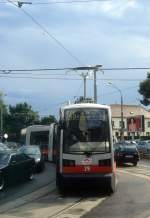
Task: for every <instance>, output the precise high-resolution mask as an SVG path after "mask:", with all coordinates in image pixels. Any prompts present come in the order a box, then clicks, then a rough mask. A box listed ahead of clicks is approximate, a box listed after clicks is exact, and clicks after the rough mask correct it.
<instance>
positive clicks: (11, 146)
mask: <svg viewBox="0 0 150 218" xmlns="http://www.w3.org/2000/svg"><path fill="white" fill-rule="evenodd" d="M5 145H7V146H8V148H10V149H17V148H18V147H19V144H18V143H16V142H5Z"/></svg>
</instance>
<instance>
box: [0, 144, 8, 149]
mask: <svg viewBox="0 0 150 218" xmlns="http://www.w3.org/2000/svg"><path fill="white" fill-rule="evenodd" d="M1 149H8V146H7V145H5V144H3V143H0V150H1Z"/></svg>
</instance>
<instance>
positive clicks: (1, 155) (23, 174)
mask: <svg viewBox="0 0 150 218" xmlns="http://www.w3.org/2000/svg"><path fill="white" fill-rule="evenodd" d="M34 166H35V161H34V159H33V158H29V157H28V156H27V155H24V154H21V153H14V152H12V151H8V150H7V151H6V150H5V151H0V191H1V190H3V189H4V188H5V187H6V186H7V185H8V184H10V183H12V182H16V181H18V180H21V179H28V180H32V179H33V172H34Z"/></svg>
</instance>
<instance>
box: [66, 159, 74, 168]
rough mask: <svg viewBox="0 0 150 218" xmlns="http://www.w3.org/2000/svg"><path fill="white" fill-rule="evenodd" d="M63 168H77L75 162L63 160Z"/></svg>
mask: <svg viewBox="0 0 150 218" xmlns="http://www.w3.org/2000/svg"><path fill="white" fill-rule="evenodd" d="M63 166H64V167H73V166H75V160H67V159H63Z"/></svg>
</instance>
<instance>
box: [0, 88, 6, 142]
mask: <svg viewBox="0 0 150 218" xmlns="http://www.w3.org/2000/svg"><path fill="white" fill-rule="evenodd" d="M3 96H6V94H4V93H3V92H0V104H1V107H0V119H1V122H0V141H2V138H3V101H2V98H3Z"/></svg>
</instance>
